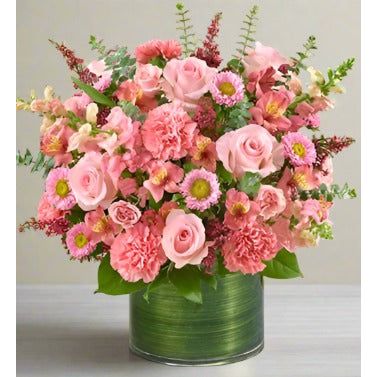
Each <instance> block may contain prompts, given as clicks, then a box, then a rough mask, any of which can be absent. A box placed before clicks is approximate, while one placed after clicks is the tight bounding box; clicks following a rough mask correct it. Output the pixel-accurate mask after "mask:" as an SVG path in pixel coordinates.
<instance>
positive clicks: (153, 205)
mask: <svg viewBox="0 0 377 377" xmlns="http://www.w3.org/2000/svg"><path fill="white" fill-rule="evenodd" d="M148 203H149V207H151V208H152V209H154V210H155V211H158V210H159V209H160V208H161V206H162V203H163V200H162V199H161V200H160V201H159V202H156V201H155V200H154V199H153V196H152V195H151V194H149V199H148Z"/></svg>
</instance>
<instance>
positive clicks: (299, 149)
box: [292, 143, 306, 157]
mask: <svg viewBox="0 0 377 377" xmlns="http://www.w3.org/2000/svg"><path fill="white" fill-rule="evenodd" d="M292 151H293V153H294V154H295V155H297V156H299V157H305V155H306V149H305V147H304V146H303V145H302V144H301V143H294V144H293V145H292Z"/></svg>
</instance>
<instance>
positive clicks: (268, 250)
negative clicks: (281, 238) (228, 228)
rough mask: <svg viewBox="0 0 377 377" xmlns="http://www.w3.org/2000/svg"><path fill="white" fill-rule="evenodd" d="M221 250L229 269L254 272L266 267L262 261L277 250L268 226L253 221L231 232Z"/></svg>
mask: <svg viewBox="0 0 377 377" xmlns="http://www.w3.org/2000/svg"><path fill="white" fill-rule="evenodd" d="M222 252H223V256H224V263H225V267H226V268H227V269H228V270H229V271H231V272H236V271H240V272H242V273H243V274H256V273H257V272H260V271H262V270H264V268H265V267H266V265H265V264H264V263H263V261H264V260H270V259H272V258H273V257H274V256H275V255H276V253H277V252H278V248H277V239H276V236H275V234H274V233H273V232H272V231H271V229H270V228H269V227H267V226H265V225H262V224H259V223H258V222H254V223H253V224H249V225H247V226H245V227H243V228H241V229H240V230H236V231H234V232H232V233H231V235H230V236H229V237H228V239H227V241H226V242H225V244H224V246H223V249H222Z"/></svg>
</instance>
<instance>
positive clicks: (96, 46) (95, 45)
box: [89, 35, 107, 58]
mask: <svg viewBox="0 0 377 377" xmlns="http://www.w3.org/2000/svg"><path fill="white" fill-rule="evenodd" d="M102 42H103V40H102V39H101V40H98V39H97V38H96V37H95V36H94V35H91V36H90V37H89V44H90V46H91V48H92V50H94V51H98V53H99V54H100V58H103V57H104V56H105V55H106V54H107V48H106V46H105V45H104V44H103V43H102Z"/></svg>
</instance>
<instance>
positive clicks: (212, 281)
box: [201, 272, 217, 290]
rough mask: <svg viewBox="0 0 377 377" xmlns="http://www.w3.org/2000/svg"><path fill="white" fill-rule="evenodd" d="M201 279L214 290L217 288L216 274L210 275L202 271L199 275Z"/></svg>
mask: <svg viewBox="0 0 377 377" xmlns="http://www.w3.org/2000/svg"><path fill="white" fill-rule="evenodd" d="M201 279H202V281H204V282H205V283H206V284H208V285H209V286H210V287H211V288H213V289H214V290H216V289H217V279H216V275H210V274H207V273H205V272H203V273H202V275H201Z"/></svg>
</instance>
